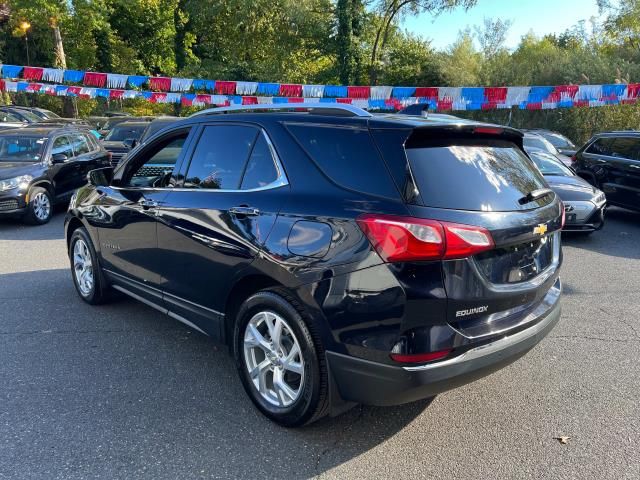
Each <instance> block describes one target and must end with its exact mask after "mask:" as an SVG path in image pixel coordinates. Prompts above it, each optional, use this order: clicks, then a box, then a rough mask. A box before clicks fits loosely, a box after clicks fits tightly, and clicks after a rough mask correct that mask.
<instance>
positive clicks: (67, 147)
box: [51, 137, 73, 158]
mask: <svg viewBox="0 0 640 480" xmlns="http://www.w3.org/2000/svg"><path fill="white" fill-rule="evenodd" d="M58 153H61V154H63V155H66V156H67V158H71V157H73V149H72V148H71V144H70V143H69V139H68V138H67V137H58V138H56V139H55V140H54V141H53V146H52V147H51V155H56V154H58Z"/></svg>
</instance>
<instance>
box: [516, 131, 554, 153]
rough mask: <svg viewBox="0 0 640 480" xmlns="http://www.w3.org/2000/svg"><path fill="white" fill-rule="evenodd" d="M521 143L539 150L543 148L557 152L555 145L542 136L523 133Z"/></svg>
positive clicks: (550, 151)
mask: <svg viewBox="0 0 640 480" xmlns="http://www.w3.org/2000/svg"><path fill="white" fill-rule="evenodd" d="M522 143H523V144H524V146H525V147H526V148H539V149H541V150H545V151H547V152H549V153H557V152H558V151H557V150H556V147H554V146H553V145H551V144H550V143H549V141H548V140H545V139H544V138H543V137H540V136H538V135H535V136H533V135H525V137H524V138H523V139H522Z"/></svg>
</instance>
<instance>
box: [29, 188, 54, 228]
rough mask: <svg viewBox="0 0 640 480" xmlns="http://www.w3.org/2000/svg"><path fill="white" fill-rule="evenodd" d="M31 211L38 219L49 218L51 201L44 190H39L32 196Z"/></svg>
mask: <svg viewBox="0 0 640 480" xmlns="http://www.w3.org/2000/svg"><path fill="white" fill-rule="evenodd" d="M33 213H34V214H35V216H36V218H37V219H38V220H40V221H44V220H46V219H48V218H49V215H50V214H51V201H50V200H49V197H48V196H47V194H46V193H44V192H39V193H37V194H36V196H35V197H33Z"/></svg>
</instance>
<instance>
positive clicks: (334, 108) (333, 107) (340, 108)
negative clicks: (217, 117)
mask: <svg viewBox="0 0 640 480" xmlns="http://www.w3.org/2000/svg"><path fill="white" fill-rule="evenodd" d="M263 110H268V111H282V110H298V111H299V110H307V111H308V112H309V113H313V114H316V115H333V116H340V117H371V116H372V115H371V114H370V113H369V112H367V111H366V110H363V109H362V108H358V107H354V106H353V105H349V104H346V103H319V102H314V103H311V102H310V103H265V104H257V105H232V106H229V107H219V108H207V109H206V110H201V111H199V112H196V113H194V114H193V115H191V116H192V117H198V116H200V115H212V114H220V113H242V112H252V111H258V112H260V111H263Z"/></svg>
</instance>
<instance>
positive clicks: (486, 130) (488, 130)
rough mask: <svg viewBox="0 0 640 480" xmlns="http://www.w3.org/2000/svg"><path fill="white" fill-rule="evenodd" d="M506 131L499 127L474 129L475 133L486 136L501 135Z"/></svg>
mask: <svg viewBox="0 0 640 480" xmlns="http://www.w3.org/2000/svg"><path fill="white" fill-rule="evenodd" d="M502 132H504V129H502V128H498V127H476V128H474V129H473V133H479V134H485V135H501V134H502Z"/></svg>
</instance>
